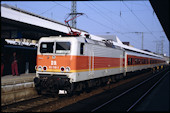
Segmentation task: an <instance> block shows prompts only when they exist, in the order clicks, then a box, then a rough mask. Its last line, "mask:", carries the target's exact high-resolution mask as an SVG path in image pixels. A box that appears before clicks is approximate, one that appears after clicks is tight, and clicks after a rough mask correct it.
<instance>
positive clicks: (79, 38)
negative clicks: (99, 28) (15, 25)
mask: <svg viewBox="0 0 170 113" xmlns="http://www.w3.org/2000/svg"><path fill="white" fill-rule="evenodd" d="M42 38H43V40H46V41H49V38H51V39H54V40H55V38H63V39H64V38H65V39H66V38H76V39H78V40H79V41H81V42H85V39H86V41H87V43H91V44H97V45H102V46H106V45H105V44H104V42H102V40H101V39H103V40H104V38H102V37H99V38H101V39H100V40H101V41H98V40H94V39H90V38H84V37H58V36H50V37H42ZM40 40H41V39H40ZM111 42H112V44H113V45H114V46H115V48H119V49H120V48H123V49H125V51H133V52H136V53H141V54H146V55H149V56H154V57H158V58H163V57H162V56H161V55H156V54H153V53H151V52H147V51H144V50H140V49H137V48H134V47H131V46H127V45H124V44H123V43H118V42H114V41H111Z"/></svg>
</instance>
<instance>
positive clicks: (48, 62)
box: [37, 55, 124, 72]
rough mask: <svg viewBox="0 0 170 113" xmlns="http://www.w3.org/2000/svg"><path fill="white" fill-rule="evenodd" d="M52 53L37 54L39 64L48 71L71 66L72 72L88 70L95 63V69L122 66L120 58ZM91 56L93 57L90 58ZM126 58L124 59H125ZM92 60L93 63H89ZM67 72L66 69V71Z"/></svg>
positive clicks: (57, 70) (56, 70)
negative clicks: (56, 54) (53, 54)
mask: <svg viewBox="0 0 170 113" xmlns="http://www.w3.org/2000/svg"><path fill="white" fill-rule="evenodd" d="M52 57H53V56H52V55H37V66H42V67H43V66H46V67H47V70H46V71H48V72H50V71H52V72H61V70H60V68H61V67H65V68H66V67H70V69H71V71H70V72H81V71H88V70H89V65H90V69H92V67H93V66H92V63H94V70H103V69H112V68H120V60H121V59H120V58H109V57H96V56H94V61H93V57H92V56H73V55H67V56H55V58H52ZM90 57H91V58H90ZM123 60H124V59H123ZM89 61H91V63H89ZM64 72H66V71H64Z"/></svg>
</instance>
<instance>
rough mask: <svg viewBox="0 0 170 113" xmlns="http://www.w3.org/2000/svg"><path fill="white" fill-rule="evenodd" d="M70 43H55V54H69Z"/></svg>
mask: <svg viewBox="0 0 170 113" xmlns="http://www.w3.org/2000/svg"><path fill="white" fill-rule="evenodd" d="M70 45H71V44H70V42H56V51H55V52H56V53H61V54H62V53H69V52H70Z"/></svg>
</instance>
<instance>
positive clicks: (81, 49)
mask: <svg viewBox="0 0 170 113" xmlns="http://www.w3.org/2000/svg"><path fill="white" fill-rule="evenodd" d="M83 54H84V43H81V44H80V55H83Z"/></svg>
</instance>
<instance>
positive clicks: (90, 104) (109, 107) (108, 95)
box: [56, 69, 168, 112]
mask: <svg viewBox="0 0 170 113" xmlns="http://www.w3.org/2000/svg"><path fill="white" fill-rule="evenodd" d="M167 72H168V69H166V70H163V71H160V72H158V73H156V74H154V75H153V76H152V75H148V76H147V77H146V75H145V77H141V78H137V79H134V80H133V81H129V82H127V83H124V84H121V85H119V86H117V87H114V88H112V89H110V90H108V91H105V92H103V93H100V94H98V95H95V96H92V97H90V98H88V99H84V100H82V101H79V102H77V103H75V104H72V105H70V106H66V107H64V108H62V109H58V110H56V112H68V111H69V112H81V111H85V112H96V111H97V112H107V111H108V112H110V111H118V112H120V111H123V112H128V111H133V108H135V106H136V105H137V104H138V103H139V102H140V101H141V100H142V98H143V97H145V96H146V95H147V94H148V93H149V92H150V91H151V90H152V88H153V87H154V86H156V85H157V84H158V83H159V82H160V81H161V80H162V79H163V78H164V77H165V76H166V75H167V74H168V73H167ZM162 74H163V75H164V76H162Z"/></svg>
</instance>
